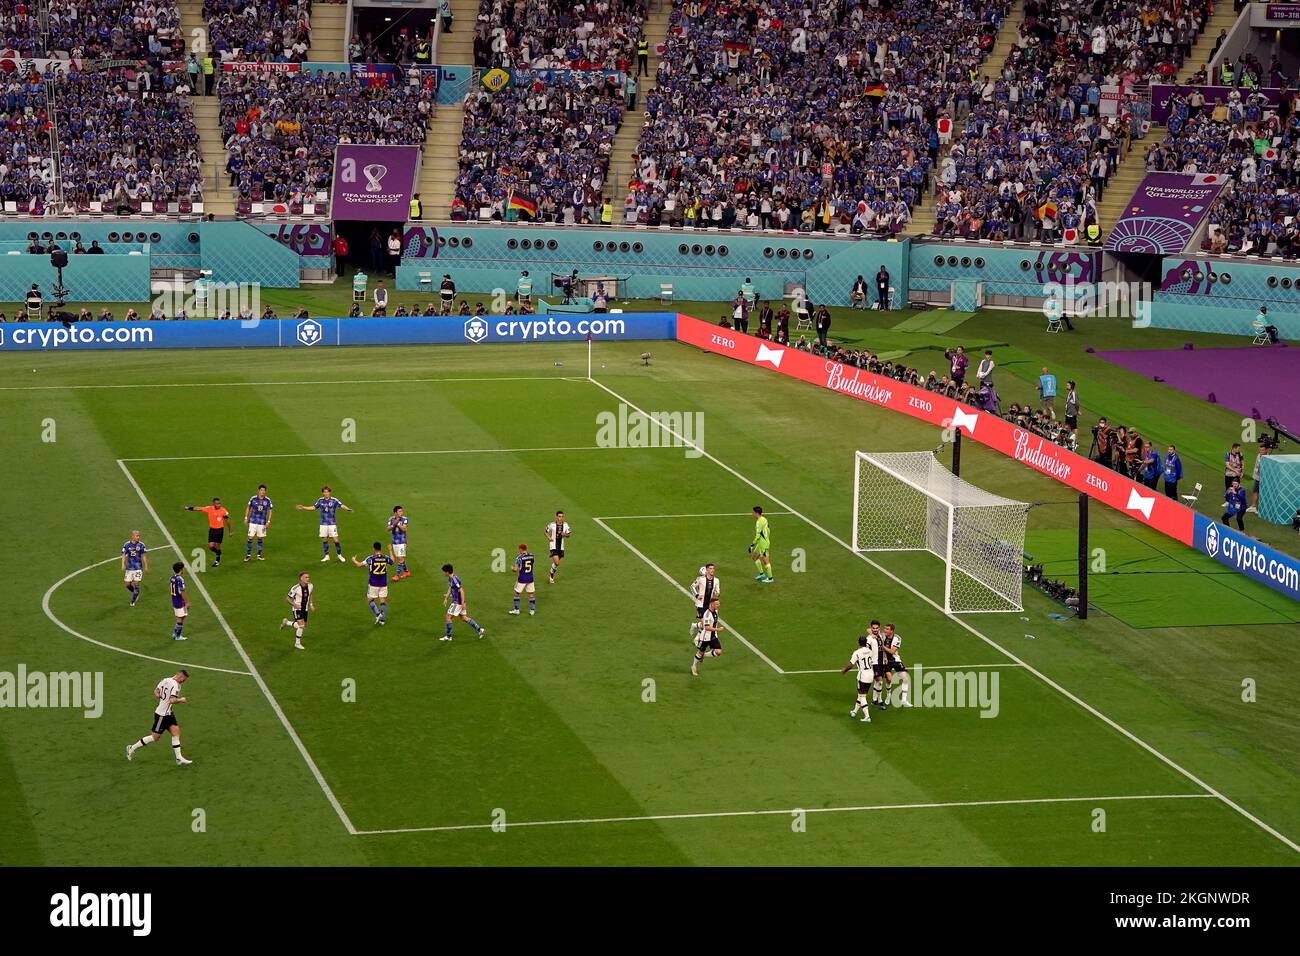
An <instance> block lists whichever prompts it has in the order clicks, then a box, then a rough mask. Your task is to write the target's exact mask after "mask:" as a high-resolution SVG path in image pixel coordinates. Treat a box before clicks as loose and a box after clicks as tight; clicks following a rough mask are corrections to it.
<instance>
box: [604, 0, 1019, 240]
mask: <svg viewBox="0 0 1300 956" xmlns="http://www.w3.org/2000/svg"><path fill="white" fill-rule="evenodd" d="M1006 7H1007V5H1006V3H1005V2H1004V0H937V2H920V0H901V2H897V3H894V4H892V5H890V6H889V7H888V8H885V7H884V6H883V5H879V4H874V3H866V2H859V0H766V2H762V3H754V4H747V5H745V6H743V7H740V8H739V9H737V8H735V7H730V6H725V5H717V4H707V5H706V4H704V3H701V2H698V0H686V2H679V3H678V4H677V5H676V6H675V7H674V9H673V11H672V14H671V18H670V27H669V31H668V39H667V43H666V47H665V51H664V56H663V59H662V60H661V62H660V65H659V70H658V75H657V76H656V86H655V88H654V89H653V90H651V91H650V92H649V93H648V94H647V96H646V120H645V126H644V129H643V131H642V134H641V140H640V144H639V148H638V154H637V156H636V160H637V163H638V167H637V170H636V172H635V175H634V177H633V179H632V182H631V188H630V191H629V197H628V201H627V208H626V209H625V218H626V219H627V220H628V221H632V222H642V223H647V224H652V225H653V224H659V223H664V224H669V225H700V224H703V225H716V226H739V227H745V228H776V229H791V230H793V229H798V230H804V231H813V230H837V231H838V230H843V231H853V232H873V233H897V232H899V231H901V230H902V229H903V228H904V227H905V226H906V225H907V223H908V222H909V221H910V215H911V209H912V208H913V207H914V205H915V204H916V202H917V201H918V200H919V199H920V197H921V196H922V195H923V194H924V191H925V189H926V188H927V185H928V177H929V175H930V173H931V170H932V167H933V164H934V161H935V159H936V157H937V155H938V152H939V148H940V145H941V137H940V135H939V133H938V131H937V122H938V120H939V119H940V118H941V117H945V116H947V115H948V103H949V101H950V100H951V98H952V95H953V93H954V90H955V89H956V88H957V87H958V86H960V85H961V83H962V81H963V79H964V78H965V77H967V76H968V74H969V71H970V70H972V69H973V68H975V67H977V66H978V64H979V63H980V61H981V60H982V58H983V57H984V55H985V54H986V52H987V50H988V49H989V48H990V47H991V46H992V44H993V39H994V37H995V36H996V34H997V30H998V28H999V26H1000V24H1001V20H1002V17H1003V16H1004V15H1005V12H1006Z"/></svg>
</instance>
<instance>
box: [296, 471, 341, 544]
mask: <svg viewBox="0 0 1300 956" xmlns="http://www.w3.org/2000/svg"><path fill="white" fill-rule="evenodd" d="M294 508H295V509H297V510H298V511H319V512H320V549H321V553H322V555H323V557H322V558H321V561H322V562H325V561H328V560H329V559H330V540H331V539H332V540H333V541H334V553H335V554H336V555H337V556H338V559H339V560H340V561H342V560H343V543H342V542H341V541H339V526H338V525H337V524H336V523H335V515H336V514H338V511H339V509H340V508H342V509H343V510H344V511H346V512H348V513H351V511H352V509H351V508H349V507H348V506H347V505H345V504H344V503H343V502H341V501H339V500H338V499H337V498H335V497H334V492H333V491H332V490H331V489H330V486H329V485H325V486H324V487H322V488H321V490H320V497H319V498H317V499H316V500H315V501H313V502H312V503H311V504H309V505H294Z"/></svg>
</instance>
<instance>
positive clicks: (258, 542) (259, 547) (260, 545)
mask: <svg viewBox="0 0 1300 956" xmlns="http://www.w3.org/2000/svg"><path fill="white" fill-rule="evenodd" d="M257 554H258V556H259V557H261V554H262V539H261V538H258V539H257Z"/></svg>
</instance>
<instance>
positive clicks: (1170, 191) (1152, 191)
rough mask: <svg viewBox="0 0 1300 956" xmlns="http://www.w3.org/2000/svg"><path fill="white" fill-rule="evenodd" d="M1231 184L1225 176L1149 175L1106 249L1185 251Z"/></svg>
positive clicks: (1115, 250)
mask: <svg viewBox="0 0 1300 956" xmlns="http://www.w3.org/2000/svg"><path fill="white" fill-rule="evenodd" d="M1227 181H1228V177H1227V175H1226V174H1223V173H1195V174H1192V175H1188V174H1186V173H1148V174H1147V176H1146V177H1144V178H1143V180H1142V182H1141V183H1139V184H1138V188H1137V191H1136V192H1134V193H1133V198H1132V199H1130V200H1129V201H1128V205H1127V206H1126V207H1125V208H1124V213H1123V214H1122V215H1121V216H1120V218H1119V221H1118V222H1117V223H1115V228H1114V229H1112V230H1111V231H1110V237H1109V238H1108V239H1107V240H1106V249H1107V250H1109V251H1110V252H1153V253H1159V254H1160V255H1166V256H1168V255H1175V254H1177V253H1179V252H1182V251H1183V248H1184V247H1185V246H1186V245H1187V243H1188V242H1189V241H1191V238H1192V235H1193V234H1194V233H1195V232H1196V227H1197V226H1199V225H1200V224H1201V220H1202V219H1204V218H1205V215H1206V213H1208V212H1209V211H1210V206H1211V205H1213V203H1214V200H1215V199H1216V198H1217V197H1218V195H1219V190H1221V189H1222V188H1223V187H1224V184H1225V183H1226V182H1227Z"/></svg>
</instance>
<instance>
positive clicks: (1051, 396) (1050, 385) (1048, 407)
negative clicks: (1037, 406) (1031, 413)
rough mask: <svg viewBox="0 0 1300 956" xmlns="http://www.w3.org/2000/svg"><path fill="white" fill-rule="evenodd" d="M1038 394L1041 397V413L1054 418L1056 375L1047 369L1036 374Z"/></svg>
mask: <svg viewBox="0 0 1300 956" xmlns="http://www.w3.org/2000/svg"><path fill="white" fill-rule="evenodd" d="M1038 394H1039V395H1040V396H1042V399H1043V404H1042V408H1041V411H1042V413H1043V414H1044V415H1050V416H1051V417H1052V418H1056V376H1055V375H1053V374H1052V373H1051V372H1049V371H1048V370H1047V369H1043V374H1042V375H1040V376H1038Z"/></svg>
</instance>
